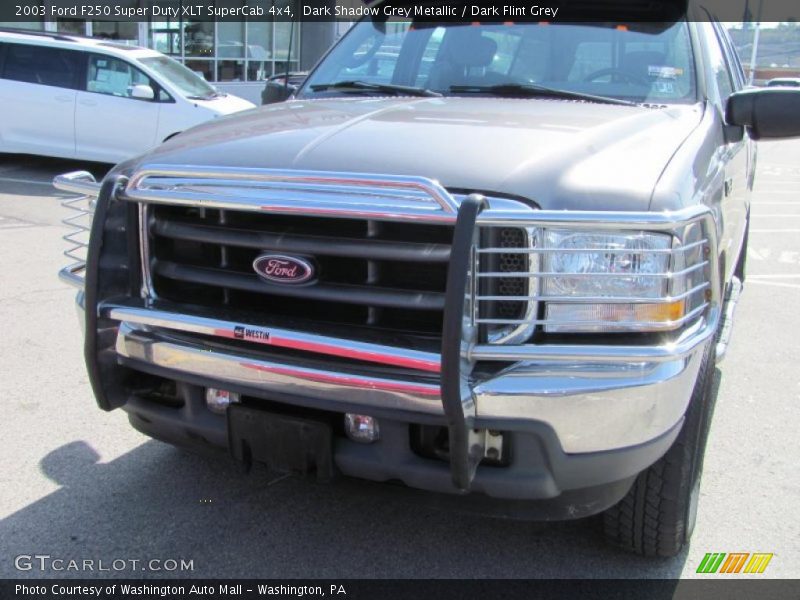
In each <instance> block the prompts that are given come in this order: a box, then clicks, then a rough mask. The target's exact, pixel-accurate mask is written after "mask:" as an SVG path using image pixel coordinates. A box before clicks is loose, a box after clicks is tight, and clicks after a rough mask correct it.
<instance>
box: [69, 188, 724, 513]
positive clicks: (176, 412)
mask: <svg viewBox="0 0 800 600" xmlns="http://www.w3.org/2000/svg"><path fill="white" fill-rule="evenodd" d="M124 187H125V180H124V178H120V177H116V178H108V179H107V180H106V181H105V182H104V183H103V189H102V190H101V192H100V200H99V202H98V203H97V214H96V216H95V219H94V223H93V225H92V231H91V236H92V243H91V244H90V247H89V252H88V259H87V267H86V279H85V282H86V283H85V296H84V297H83V300H84V301H85V305H86V308H87V312H86V314H85V317H86V318H85V322H86V334H87V337H86V349H85V350H86V358H87V367H88V370H89V375H90V380H91V382H92V385H93V388H94V391H95V394H96V396H97V399H98V403H99V404H100V406H101V407H103V408H105V409H112V408H116V407H122V408H123V409H124V410H126V411H127V412H128V413H129V414H130V418H131V422H132V423H133V424H134V426H136V427H137V428H138V429H140V430H142V431H144V432H146V433H148V434H149V435H152V436H154V437H157V438H162V439H166V440H169V441H174V442H177V443H191V444H195V445H196V444H200V445H209V446H216V447H222V448H224V447H226V446H227V445H228V441H227V434H226V425H225V419H224V418H222V417H220V416H218V415H215V414H213V413H211V412H210V411H209V410H208V409H206V407H205V404H204V400H203V391H204V388H206V387H215V388H219V387H222V388H224V389H229V390H231V391H235V392H238V393H240V394H242V395H243V396H245V397H247V398H250V399H253V400H254V401H255V402H256V405H258V402H259V401H262V400H263V401H265V403H280V404H281V405H283V406H291V407H302V408H303V409H309V410H314V409H316V410H323V411H326V412H327V413H329V414H339V415H341V414H343V413H347V412H355V413H361V414H369V415H371V416H374V417H377V418H379V419H380V420H381V427H382V431H383V438H382V439H381V441H379V442H378V443H376V444H373V445H372V446H357V445H355V444H353V443H352V442H348V441H347V440H345V439H344V438H342V439H338V440H337V442H336V448H335V456H334V460H335V463H336V465H337V466H338V468H339V469H340V470H341V471H342V472H343V473H345V474H348V475H354V476H358V477H362V478H366V479H374V480H379V481H386V480H393V479H396V480H400V481H402V482H404V483H406V484H407V485H409V486H412V487H417V488H421V489H425V490H431V491H447V492H458V491H462V492H463V491H477V492H482V493H484V494H486V495H488V496H493V497H498V498H512V499H513V498H516V499H538V500H543V501H549V500H553V499H557V498H572V497H574V494H576V493H577V494H578V497H576V498H575V499H574V501H573V500H569V501H567V502H561V503H559V506H560V507H561V508H558V509H556V513H557V514H558V516H560V517H564V516H583V515H586V514H589V513H590V512H593V511H594V512H597V511H599V510H603V508H605V507H607V506H609V505H610V504H613V503H614V502H616V501H617V500H619V498H621V497H622V495H624V493H625V492H626V491H627V488H628V487H629V483H630V481H631V480H632V478H633V477H635V476H636V474H638V473H639V472H640V471H642V470H643V469H645V468H647V467H648V466H649V465H650V464H652V463H653V462H655V461H656V460H657V459H658V458H659V457H660V456H661V455H663V453H664V452H665V451H666V450H667V449H668V448H669V446H670V445H671V444H672V442H673V441H674V439H675V437H676V436H677V434H678V432H679V430H680V427H681V424H682V418H683V415H684V413H685V410H686V406H687V404H688V402H689V399H690V397H691V394H692V390H693V387H694V384H695V380H696V377H697V372H698V369H699V367H700V363H701V361H702V356H703V353H704V351H705V349H706V347H707V345H708V344H709V343H713V336H714V332H715V331H716V326H717V322H718V320H719V314H720V305H719V297H720V291H719V289H718V287H715V286H712V289H710V290H709V294H710V295H709V297H708V299H709V303H708V306H709V309H708V311H707V314H706V315H704V316H703V317H702V318H699V319H698V320H697V322H696V323H695V324H694V325H692V326H691V327H689V328H688V329H686V330H685V331H684V332H683V333H682V334H681V337H680V338H679V339H673V340H671V341H670V342H669V343H668V344H665V345H662V346H630V347H627V346H619V345H608V346H601V345H591V346H568V345H553V344H543V345H536V344H523V345H516V346H503V345H480V344H475V343H474V336H471V333H470V328H471V325H470V321H469V317H470V315H469V314H468V311H467V310H465V302H464V299H465V298H466V297H469V291H468V289H467V281H468V278H469V275H468V274H469V273H470V272H474V271H475V268H474V266H473V265H472V264H471V260H470V257H472V256H474V252H473V249H474V247H475V232H476V227H477V223H478V216H479V214H480V213H481V210H482V209H483V207H484V206H485V200H482V199H481V197H478V196H470V197H468V198H466V199H465V200H463V201H462V202H461V204H460V205H459V207H458V208H457V209H454V210H455V211H456V213H457V219H456V221H455V236H454V240H453V245H452V252H451V261H450V264H449V268H448V283H447V293H446V296H447V298H446V301H445V310H444V323H443V334H442V346H441V353H438V352H437V353H431V352H421V351H417V350H408V349H404V348H398V347H389V346H382V345H380V344H375V343H366V342H354V341H352V340H347V339H341V338H328V337H325V336H323V335H316V334H309V333H307V332H305V333H301V332H297V331H292V330H284V329H281V328H279V327H273V326H264V325H262V326H254V325H253V324H249V323H242V322H236V321H233V320H224V319H223V318H220V316H219V315H218V314H214V313H213V312H205V313H195V314H189V312H188V311H189V308H188V307H187V306H183V305H181V306H170V305H169V304H168V303H163V302H160V301H158V300H157V299H154V298H153V297H152V295H150V294H146V293H145V291H146V289H147V287H148V286H147V285H146V284H147V278H146V277H144V281H143V287H142V289H143V292H142V293H143V294H144V297H143V298H142V299H131V298H130V281H131V279H132V278H133V279H135V277H133V273H132V272H131V274H130V277H129V276H128V275H127V274H126V273H124V272H121V271H120V264H122V265H129V264H130V263H129V261H128V262H124V263H120V262H117V261H118V259H116V258H115V259H111V258H110V257H109V256H110V255H109V253H116V254H117V255H119V254H121V253H123V252H128V253H129V254H130V253H131V252H133V253H134V255H135V252H136V249H135V248H134V243H132V242H134V240H133V239H132V237H131V236H128V239H127V241H126V240H123V239H122V238H121V237H120V236H119V234H118V232H119V229H118V228H119V227H120V226H124V225H123V224H124V223H126V222H128V223H130V222H132V221H131V217H130V213H131V212H132V211H131V210H128V213H129V216H127V217H126V216H125V215H124V211H120V210H119V207H123V206H124V208H125V210H127V209H135V205H134V204H132V203H133V202H138V201H140V200H141V201H145V202H147V201H162V200H163V199H159V198H155V199H154V198H151V197H149V196H148V197H147V198H144V199H137V198H136V197H132V196H126V193H128V192H126V191H125V189H123V188H124ZM128 188H131V184H128ZM112 198H113V199H114V200H115V201H117V202H121V203H122V204H118V205H117V208H116V209H115V211H114V215H115V216H114V217H113V218H111V219H109V220H108V222H107V217H106V213H107V212H108V209H109V204H110V201H111V199H112ZM125 201H128V203H127V204H125ZM443 206H444V205H443ZM447 208H452V207H450V205H449V204H448V205H447ZM271 209H274V210H278V209H280V207H277V208H276V207H275V206H271ZM281 210H282V209H281ZM415 210H416V209H415ZM576 215H577V216H576ZM576 215H565V214H563V213H558V214H554V213H551V212H547V211H540V212H537V213H536V215H535V219H534V218H533V217H531V216H530V214H528V213H526V214H524V215H521V214H520V213H518V212H514V211H511V212H508V211H506V212H503V211H497V210H487V211H486V214H484V215H483V216H481V219H482V220H481V222H482V223H489V224H493V225H498V226H499V225H504V224H505V223H507V222H512V223H517V222H519V221H520V220H521V219H522V220H523V221H524V222H529V221H531V219H534V220H536V221H537V222H539V221H542V222H547V223H549V224H550V225H553V226H556V225H558V226H566V224H568V223H570V222H571V221H572V220H575V219H578V220H577V223H578V225H580V226H582V227H594V226H605V227H608V226H609V224H610V223H611V224H613V225H614V226H616V227H623V228H625V227H627V228H630V229H643V228H644V229H648V230H649V229H654V230H669V229H670V228H672V227H674V226H675V223H676V222H679V221H680V222H683V221H692V222H700V221H702V222H703V223H704V228H705V231H706V232H707V233H708V232H711V231H712V226H713V222H712V220H711V217H710V214H709V213H708V211H707V210H706V209H703V208H698V209H692V210H689V211H685V214H684V213H682V214H680V215H670V214H657V215H651V214H648V213H629V214H619V213H617V214H605V213H603V214H599V213H585V214H580V213H576ZM447 218H448V219H450V218H452V217H451V216H448V217H447ZM126 219H127V221H126ZM597 224H600V225H597ZM708 243H709V247H708V248H707V250H708V254H709V255H710V256H714V255H716V252H717V248H716V241H715V238H714V237H713V236H712V235H709V240H708ZM126 248H127V249H126ZM139 251H140V252H141V251H142V250H141V248H139ZM104 253H105V258H104ZM710 263H711V266H710V269H711V271H712V277H711V281H718V272H717V267H716V264H715V261H710ZM143 270H144V271H146V269H143ZM101 272H102V276H101ZM144 275H146V273H144ZM126 290H127V291H126ZM473 292H474V290H473ZM473 295H474V294H473ZM247 330H250V331H255V332H256V333H257V335H251V336H248V335H247V334H246V333H242V332H246V331H247ZM298 353H299V354H298ZM481 365H483V366H488V367H489V368H486V369H482V368H481ZM503 365H505V368H504V369H503V368H502V366H503ZM498 368H499V369H500V370H498ZM141 373H148V374H150V376H152V377H156V378H162V379H164V380H167V381H170V382H176V383H177V389H179V390H180V394H181V395H182V399H181V401H180V402H179V403H178V405H177V406H164V405H162V404H159V403H158V402H152V401H150V400H147V399H143V398H142V397H141V396H140V395H138V394H137V393H136V380H137V374H141ZM414 424H425V425H435V426H443V427H446V428H447V429H448V432H449V456H448V460H449V465H448V464H447V462H442V461H437V460H434V459H426V458H423V457H421V456H417V455H416V454H415V453H414V452H413V451H412V449H411V445H410V443H409V426H410V425H414ZM481 430H499V431H501V432H503V434H504V437H505V436H508V438H507V439H509V440H510V444H511V456H512V461H511V464H510V465H509V466H506V467H503V468H499V467H489V466H486V465H479V463H480V462H481V457H482V456H483V451H484V448H483V446H482V445H481V442H480V434H479V433H478V432H479V431H481ZM476 434H477V435H476ZM454 484H455V485H454ZM581 490H591V492H589V495H588V496H583V497H581V496H580V491H581ZM570 494H572V495H573V496H570ZM576 505H579V506H582V507H583V508H580V509H575V510H572V512H570V511H569V510H567V509H566V508H564V507H565V506H566V507H568V506H572V507H573V508H574V506H576ZM564 510H567V513H564V512H563V511H564ZM559 511H561V512H559Z"/></svg>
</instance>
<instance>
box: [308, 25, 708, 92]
mask: <svg viewBox="0 0 800 600" xmlns="http://www.w3.org/2000/svg"><path fill="white" fill-rule="evenodd" d="M353 82H357V83H358V85H352V84H353ZM337 83H338V84H346V85H337ZM364 84H371V85H364ZM391 86H396V87H397V88H398V89H396V90H394V93H393V95H405V94H404V92H403V88H406V89H407V90H408V89H410V88H416V92H417V93H416V94H414V95H418V96H419V95H434V94H423V93H421V92H426V91H427V92H435V93H436V94H442V95H445V96H467V95H469V96H501V95H502V96H520V97H536V96H539V95H541V96H549V97H559V96H561V97H564V98H572V99H580V98H581V96H583V97H584V98H583V99H585V100H587V101H602V100H603V99H604V98H605V99H615V100H624V101H632V102H648V103H659V104H665V103H674V102H694V101H695V99H696V95H695V73H694V60H693V54H692V46H691V42H690V36H689V31H688V25H687V23H686V22H685V21H679V22H674V23H582V24H556V23H549V24H538V23H515V22H510V23H502V24H494V23H472V24H467V25H463V24H438V23H422V22H414V21H411V20H402V19H398V20H394V19H390V20H388V21H385V20H384V21H380V20H377V19H365V20H362V21H360V22H359V23H357V24H356V25H355V26H354V27H353V28H352V29H351V31H350V32H349V33H348V34H347V36H346V37H345V38H344V39H343V40H342V41H341V43H339V44H338V45H337V46H336V47H334V49H333V50H332V51H331V53H330V54H329V55H328V56H327V57H326V58H325V60H324V61H323V62H322V64H321V65H320V66H319V67H318V68H317V69H316V70H315V71H314V73H313V74H312V75H311V76H310V77H309V79H308V80H307V81H306V83H305V85H304V86H303V89H302V91H301V93H300V96H301V97H306V98H309V97H314V98H318V97H325V96H343V95H345V96H346V95H370V94H383V95H386V94H387V93H391V92H392V90H391V89H390V88H391ZM562 92H563V93H562Z"/></svg>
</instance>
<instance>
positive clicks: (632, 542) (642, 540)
mask: <svg viewBox="0 0 800 600" xmlns="http://www.w3.org/2000/svg"><path fill="white" fill-rule="evenodd" d="M715 350H716V345H715V344H714V343H710V344H709V345H708V348H707V349H706V351H705V353H704V355H703V362H702V363H701V365H700V370H699V373H698V376H697V383H696V384H695V388H694V391H693V393H692V399H691V401H690V403H689V408H688V409H687V411H686V417H685V421H684V423H683V428H682V429H681V432H680V434H678V437H677V439H676V440H675V443H674V444H673V445H672V447H670V449H669V450H668V451H667V453H666V454H665V455H664V456H663V457H661V458H660V459H659V460H658V462H656V463H655V464H653V465H652V466H650V467H649V468H648V469H647V470H645V471H643V472H642V473H640V474H639V476H638V477H637V478H636V480H635V482H634V484H633V486H632V487H631V490H630V491H629V492H628V494H627V496H625V497H624V498H623V499H622V500H621V501H620V503H619V504H617V505H615V506H613V507H611V508H610V509H608V510H607V511H606V512H605V513H603V530H604V534H605V537H606V540H607V541H608V542H609V543H611V544H613V545H615V546H618V547H621V548H623V549H625V550H628V551H630V552H635V553H636V554H640V555H642V556H648V557H656V556H662V557H668V556H675V555H676V554H678V553H679V552H680V551H681V549H682V548H683V546H684V545H685V544H686V543H687V542H688V541H689V538H690V537H691V535H692V530H693V529H694V524H695V519H696V516H697V501H698V497H699V494H700V479H701V475H702V472H703V456H704V454H705V449H706V441H707V439H708V431H709V427H710V424H711V416H712V414H713V411H714V399H715V394H714V393H713V385H712V384H713V380H714V372H715V368H714V365H715Z"/></svg>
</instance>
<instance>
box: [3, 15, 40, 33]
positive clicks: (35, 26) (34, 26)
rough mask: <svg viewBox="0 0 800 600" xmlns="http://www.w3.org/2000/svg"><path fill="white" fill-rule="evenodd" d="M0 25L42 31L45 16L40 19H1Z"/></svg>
mask: <svg viewBox="0 0 800 600" xmlns="http://www.w3.org/2000/svg"><path fill="white" fill-rule="evenodd" d="M0 27H7V28H10V29H31V30H33V31H42V30H43V29H44V18H41V19H39V20H38V21H0Z"/></svg>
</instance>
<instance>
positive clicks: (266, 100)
mask: <svg viewBox="0 0 800 600" xmlns="http://www.w3.org/2000/svg"><path fill="white" fill-rule="evenodd" d="M296 91H297V86H295V85H292V84H289V85H285V84H284V83H283V82H282V81H268V82H267V85H265V86H264V90H263V91H262V92H261V104H274V103H276V102H283V101H284V100H288V99H289V98H290V97H291V96H292V94H294V93H295V92H296Z"/></svg>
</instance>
